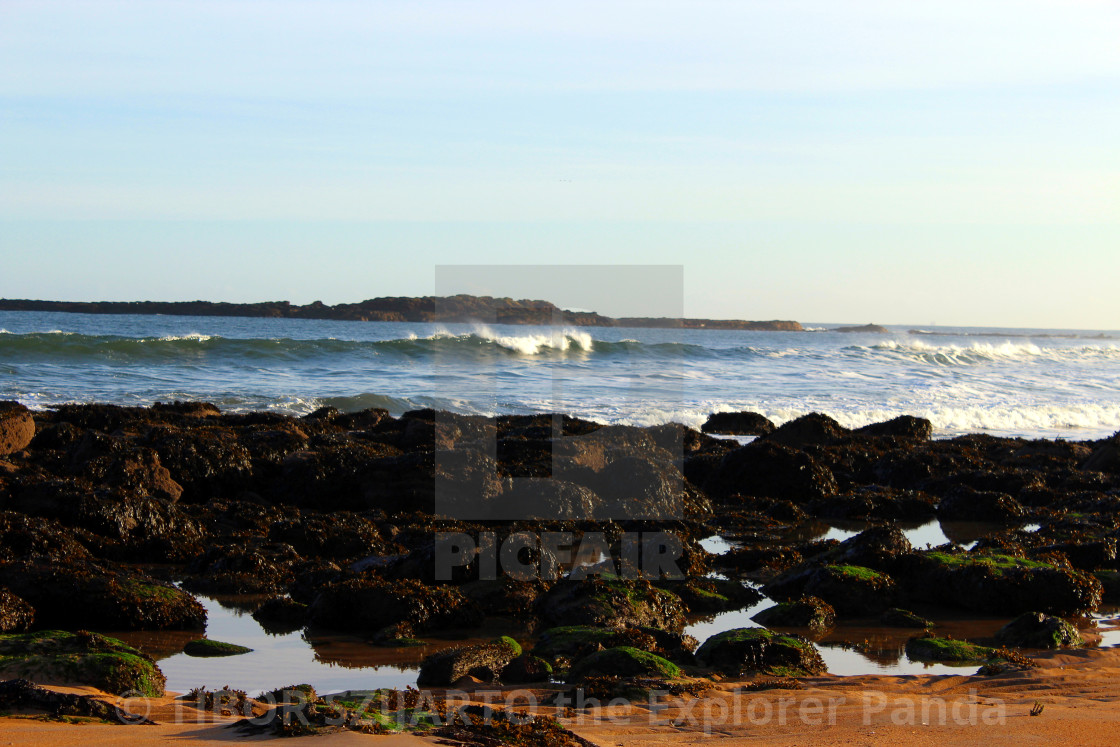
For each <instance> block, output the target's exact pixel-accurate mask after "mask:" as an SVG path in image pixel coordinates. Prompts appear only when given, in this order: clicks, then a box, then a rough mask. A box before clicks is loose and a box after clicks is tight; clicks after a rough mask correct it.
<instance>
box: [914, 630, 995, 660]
mask: <svg viewBox="0 0 1120 747" xmlns="http://www.w3.org/2000/svg"><path fill="white" fill-rule="evenodd" d="M995 651H996V649H994V648H990V647H988V646H980V645H977V644H975V643H969V642H968V641H959V640H957V639H955V638H938V637H936V636H921V637H918V638H911V639H910V640H909V641H907V642H906V655H907V656H908V657H910V658H911V659H915V660H917V661H942V662H954V663H960V664H971V663H977V662H982V661H986V660H987V659H989V658H991V656H992V654H994V653H995Z"/></svg>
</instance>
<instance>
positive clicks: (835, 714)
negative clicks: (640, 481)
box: [0, 649, 1120, 747]
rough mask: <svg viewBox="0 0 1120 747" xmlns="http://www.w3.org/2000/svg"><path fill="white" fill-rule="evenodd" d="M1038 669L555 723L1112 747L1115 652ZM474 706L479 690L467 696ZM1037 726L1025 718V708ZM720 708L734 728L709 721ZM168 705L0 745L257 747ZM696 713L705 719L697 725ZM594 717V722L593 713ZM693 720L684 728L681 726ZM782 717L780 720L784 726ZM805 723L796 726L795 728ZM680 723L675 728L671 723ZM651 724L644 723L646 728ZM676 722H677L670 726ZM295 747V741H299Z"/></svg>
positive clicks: (693, 740)
mask: <svg viewBox="0 0 1120 747" xmlns="http://www.w3.org/2000/svg"><path fill="white" fill-rule="evenodd" d="M1037 660H1038V662H1039V666H1038V668H1036V669H1032V670H1030V671H1026V672H1014V673H1009V674H1005V675H1000V676H997V677H965V676H932V675H920V676H904V677H875V676H864V677H833V676H825V677H813V678H805V679H803V680H801V682H802V684H803V686H804V689H801V690H768V691H762V692H754V693H752V692H743V693H740V694H738V695H736V694H735V693H734V692H733V691H734V689H735V685H736V683H734V682H731V681H726V682H721V683H719V684H718V686H717V687H716V688H715V689H713V690H711V691H709V692H708V693H706V694H705V695H704V696H703V698H702V699H700V700H699V701H698V702H697V703H696V704H695V705H694V706H693V707H692V708H691V710H689V707H688V704H687V703H685V702H684V701H681V700H670V701H668V702H667V703H666V707H665V708H664V709H663V710H660V711H659V712H658V713H656V714H651V712H650V706H649V704H648V703H638V704H630V705H619V706H614V707H610V708H606V709H605V712H606V713H608V714H613V715H614V716H615V717H616V718H619V719H622V718H626V719H629V723H628V724H627V723H617V724H616V723H610V722H609V721H607V720H605V719H600V720H599V722H598V723H590V719H589V718H587V717H586V716H584V717H583V718H582V721H583V723H580V721H581V719H580V718H579V717H578V716H577V717H576V718H571V717H565V718H564V719H563V720H564V721H565V723H567V724H568V725H569V726H570V727H571V728H572V730H573V731H574V732H575V733H577V734H579V735H580V736H582V737H583V738H585V739H587V740H589V741H591V742H593V743H595V744H597V745H603V746H604V747H631V746H633V747H638V746H640V745H647V744H666V745H688V744H701V743H707V742H709V741H710V740H712V739H719V740H721V744H727V745H794V744H799V745H800V744H812V745H866V744H875V745H879V744H915V745H931V746H935V747H949V746H950V745H975V744H981V745H984V747H988V746H990V745H1016V746H1018V745H1034V744H1078V745H1095V744H1100V745H1106V744H1107V745H1110V747H1111V746H1112V745H1115V744H1116V743H1117V741H1120V649H1103V650H1093V649H1090V650H1074V651H1062V652H1056V653H1052V654H1047V655H1043V656H1041V657H1038V659H1037ZM475 698H478V699H481V691H479V692H478V693H476V694H475ZM1036 702H1037V703H1040V704H1042V705H1043V706H1044V710H1043V712H1042V714H1041V715H1040V716H1037V717H1032V716H1030V715H1029V711H1030V709H1031V706H1032V705H1034V704H1035V703H1036ZM721 704H726V707H727V708H729V709H732V710H734V709H737V710H738V714H739V715H738V719H736V718H735V717H734V716H730V717H728V718H725V719H721V718H719V715H720V713H721ZM176 708H177V706H176V703H175V701H174V700H173V699H172V698H163V699H160V700H158V701H154V705H153V710H152V712H151V718H152V719H153V720H155V721H157V722H159V723H158V724H157V725H156V726H116V725H103V724H82V725H68V724H58V723H48V722H41V721H32V720H27V719H11V718H2V719H0V747H3V745H7V744H12V745H66V744H82V745H104V746H105V747H139V746H140V745H147V744H168V743H172V744H173V743H183V744H190V745H194V744H197V745H207V744H219V743H223V744H224V743H228V742H230V741H245V742H258V741H264V738H261V737H256V738H245V737H239V736H236V735H235V734H234V733H231V732H230V730H228V729H226V728H225V727H226V724H228V723H229V721H230V720H229V719H225V720H222V721H219V722H203V723H198V722H197V721H196V720H195V719H196V716H195V714H194V712H193V711H191V710H190V709H183V708H182V707H181V706H178V708H179V712H180V713H186V714H187V715H188V717H189V718H188V720H189V721H190V722H189V723H178V724H177V723H174V720H175V712H176ZM705 711H707V712H709V713H712V714H714V715H715V716H716V718H715V719H714V720H713V721H712V722H711V723H710V724H709V725H708V726H707V727H705V724H704V719H703V715H704V713H705ZM600 715H603V714H602V713H601V714H600ZM689 715H691V716H692V717H693V718H692V719H691V720H690V719H689V718H688V716H689ZM783 715H784V718H783ZM803 716H804V718H803ZM682 717H683V718H682ZM651 719H652V720H651ZM674 720H680V723H676V724H674V723H671V722H672V721H674ZM308 739H309V740H310V741H309V742H308V744H312V743H313V744H328V743H329V744H350V743H353V744H374V745H385V747H397V746H400V747H407V746H410V745H412V746H415V745H427V744H435V743H437V741H438V740H435V739H426V738H420V737H411V736H390V737H373V736H366V735H360V734H352V733H351V734H333V735H327V736H323V737H311V738H308ZM300 743H301V744H302V742H300Z"/></svg>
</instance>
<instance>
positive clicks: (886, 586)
mask: <svg viewBox="0 0 1120 747" xmlns="http://www.w3.org/2000/svg"><path fill="white" fill-rule="evenodd" d="M762 593H763V594H765V595H766V596H768V597H771V598H772V599H779V600H787V601H788V600H792V599H796V598H797V597H800V596H815V597H820V598H821V599H823V600H824V601H826V602H828V603H829V604H831V605H832V606H833V607H834V608H835V609H836V612H838V613H839V614H841V615H845V616H857V617H870V616H872V615H878V614H879V613H881V612H882V611H883V610H885V609H886V608H887V607H889V606H890V605H891V603H892V602H893V601H894V600H895V599H896V598H897V596H898V594H899V589H898V585H897V584H896V583H895V582H894V580H893V579H892V578H891V577H890V576H888V575H886V574H885V573H880V572H878V571H875V570H872V569H871V568H865V567H862V566H853V565H826V566H823V567H819V568H814V567H810V568H805V569H800V570H794V571H791V572H789V573H787V574H785V575H783V576H780V577H778V578H777V579H775V580H773V581H771V582H770V583H768V584H766V585H765V586H764V587H762Z"/></svg>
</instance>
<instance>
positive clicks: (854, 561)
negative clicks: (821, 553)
mask: <svg viewBox="0 0 1120 747" xmlns="http://www.w3.org/2000/svg"><path fill="white" fill-rule="evenodd" d="M912 550H913V547H912V546H911V545H910V540H908V539H906V535H905V534H903V532H902V530H901V529H899V528H898V527H897V526H895V525H893V524H890V525H886V526H878V527H871V528H870V529H865V530H863V531H862V532H860V533H859V534H857V535H856V536H854V537H849V538H848V539H846V540H844V541H843V542H841V543H840V544H839V545H837V546H836V547H835V548H833V549H832V550H830V551H829V552H828V554H827V557H828V559H829V562H831V563H839V564H842V565H856V566H866V567H868V568H874V569H877V570H884V571H889V570H890V569H891V568H892V567H893V566H894V564H895V562H896V561H897V560H898V559H899V558H901V557H903V556H904V555H906V554H908V553H909V552H911V551H912Z"/></svg>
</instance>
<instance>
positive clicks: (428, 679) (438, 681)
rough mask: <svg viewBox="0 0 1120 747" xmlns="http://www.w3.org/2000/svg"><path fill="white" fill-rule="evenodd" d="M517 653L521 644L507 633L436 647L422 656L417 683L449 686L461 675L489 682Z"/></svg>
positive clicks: (519, 654)
mask: <svg viewBox="0 0 1120 747" xmlns="http://www.w3.org/2000/svg"><path fill="white" fill-rule="evenodd" d="M519 656H521V646H520V645H519V644H518V643H517V641H515V640H513V639H512V638H510V637H508V636H502V637H501V638H499V639H497V640H495V641H492V642H490V643H482V644H478V645H476V646H462V647H460V648H453V649H449V650H446V651H438V652H436V653H434V654H432V655H431V656H429V657H428V658H426V659H424V662H423V663H422V664H421V665H420V675H419V677H418V678H417V680H416V683H417V684H418V685H421V686H425V685H428V686H437V687H440V686H449V685H453V684H454V683H455V682H457V681H458V680H459V679H461V678H463V677H474V678H476V679H479V680H482V681H483V682H493V681H494V680H495V679H497V678H498V676H499V675H500V674H501V673H502V670H504V669H505V668H506V666H507V665H508V664H509V663H510V662H511V661H513V660H514V659H515V658H517V657H519Z"/></svg>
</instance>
